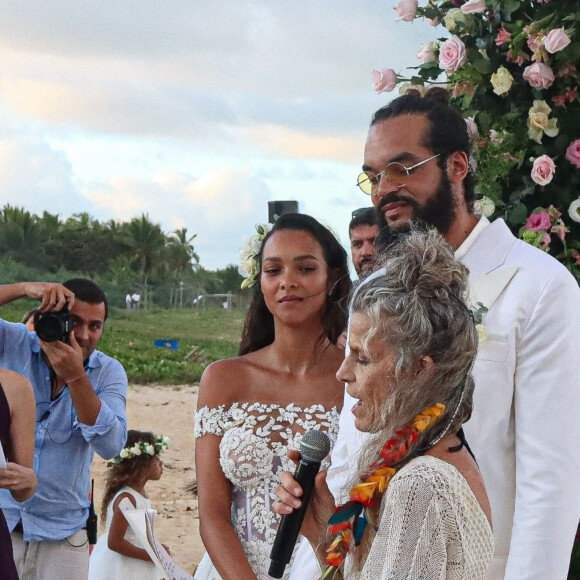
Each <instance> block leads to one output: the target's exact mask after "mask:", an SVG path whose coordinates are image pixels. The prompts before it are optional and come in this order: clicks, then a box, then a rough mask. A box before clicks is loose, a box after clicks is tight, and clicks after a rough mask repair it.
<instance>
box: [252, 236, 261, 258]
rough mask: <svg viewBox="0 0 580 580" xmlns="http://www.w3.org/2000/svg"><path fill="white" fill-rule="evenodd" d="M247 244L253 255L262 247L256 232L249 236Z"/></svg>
mask: <svg viewBox="0 0 580 580" xmlns="http://www.w3.org/2000/svg"><path fill="white" fill-rule="evenodd" d="M249 245H250V248H251V251H252V253H253V254H254V255H256V254H257V253H258V252H259V251H260V248H261V247H262V240H261V239H260V237H259V236H258V234H254V235H253V236H252V237H251V238H250V242H249Z"/></svg>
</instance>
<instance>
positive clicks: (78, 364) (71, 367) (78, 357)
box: [39, 332, 85, 383]
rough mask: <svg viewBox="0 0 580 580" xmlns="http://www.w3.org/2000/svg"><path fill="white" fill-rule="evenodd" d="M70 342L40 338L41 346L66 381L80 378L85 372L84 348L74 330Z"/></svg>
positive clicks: (58, 374)
mask: <svg viewBox="0 0 580 580" xmlns="http://www.w3.org/2000/svg"><path fill="white" fill-rule="evenodd" d="M69 341H70V342H69V344H67V343H65V342H61V341H60V340H55V341H54V342H46V341H45V340H39V343H40V347H41V348H42V351H43V352H44V354H45V355H46V358H47V359H48V362H49V363H50V366H51V367H52V368H53V370H54V372H55V373H56V375H57V376H58V377H59V378H60V379H62V380H64V382H65V383H68V382H69V381H73V380H75V379H78V378H79V377H81V376H83V375H84V374H85V370H84V366H83V363H84V361H83V350H82V348H81V347H80V346H79V343H78V342H77V341H76V338H75V335H74V332H71V333H70V334H69Z"/></svg>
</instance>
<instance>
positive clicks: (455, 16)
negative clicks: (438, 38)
mask: <svg viewBox="0 0 580 580" xmlns="http://www.w3.org/2000/svg"><path fill="white" fill-rule="evenodd" d="M458 22H461V23H462V24H465V22H466V18H465V14H463V12H461V9H460V8H451V10H449V11H448V12H447V14H446V15H445V16H444V17H443V23H444V25H445V28H447V30H449V32H451V33H452V34H453V33H454V32H455V30H456V28H457V23H458Z"/></svg>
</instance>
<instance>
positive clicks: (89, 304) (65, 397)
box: [0, 278, 127, 580]
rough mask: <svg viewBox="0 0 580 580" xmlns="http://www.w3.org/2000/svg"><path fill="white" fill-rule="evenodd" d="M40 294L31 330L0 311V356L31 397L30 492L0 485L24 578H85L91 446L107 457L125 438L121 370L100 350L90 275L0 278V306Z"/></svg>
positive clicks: (98, 297)
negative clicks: (55, 279) (2, 281)
mask: <svg viewBox="0 0 580 580" xmlns="http://www.w3.org/2000/svg"><path fill="white" fill-rule="evenodd" d="M19 298H31V299H36V300H39V301H40V306H39V307H38V310H39V312H40V314H41V315H43V316H42V318H41V317H39V316H40V315H38V314H37V316H36V317H35V318H34V324H35V329H36V330H35V331H34V332H33V331H30V330H28V329H27V328H26V326H25V325H24V324H21V323H11V322H7V321H5V320H3V319H0V365H2V366H4V367H6V368H9V369H11V370H13V371H16V372H20V373H21V374H23V375H24V376H25V377H26V378H27V379H28V380H29V381H30V382H31V383H32V387H33V390H34V396H35V399H36V441H35V451H34V454H35V459H34V469H35V472H36V475H37V477H38V487H37V490H36V493H35V494H34V495H33V496H32V497H31V498H29V499H27V500H25V501H23V502H21V503H19V502H17V501H15V499H14V498H13V497H12V496H11V494H10V493H9V492H8V491H7V490H0V505H2V509H3V511H4V515H5V517H6V521H7V523H8V527H9V529H10V530H11V532H12V543H13V547H14V560H15V562H16V566H17V569H18V572H19V574H20V576H21V577H22V578H25V579H26V580H63V579H66V580H86V578H87V573H88V564H89V551H88V537H87V530H86V529H85V527H86V524H87V517H88V513H89V503H90V502H89V499H88V496H89V487H90V465H91V461H92V458H93V454H94V453H98V454H99V455H100V456H101V457H103V458H105V459H109V458H111V457H114V456H115V455H117V454H118V453H119V451H120V450H121V449H122V448H123V445H124V443H125V440H126V438H127V422H126V418H125V400H126V394H127V375H126V374H125V371H124V370H123V367H122V366H121V364H120V363H119V362H118V361H116V360H115V359H113V358H111V357H109V356H107V355H105V354H103V353H102V352H100V351H98V350H97V345H98V343H99V340H100V338H101V336H102V334H103V330H104V325H105V320H106V318H107V300H106V296H105V294H104V293H103V291H102V290H101V289H100V288H99V287H98V286H97V285H96V284H95V283H94V282H91V281H90V280H86V279H83V278H74V279H72V280H68V281H67V282H65V283H64V284H54V283H43V282H21V283H18V284H8V285H4V286H0V305H3V304H7V303H9V302H12V301H14V300H17V299H19Z"/></svg>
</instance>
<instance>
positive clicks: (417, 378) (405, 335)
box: [347, 226, 478, 569]
mask: <svg viewBox="0 0 580 580" xmlns="http://www.w3.org/2000/svg"><path fill="white" fill-rule="evenodd" d="M379 266H381V267H383V268H384V269H385V273H384V274H383V275H379V276H377V277H376V278H374V279H371V280H370V281H368V282H366V283H365V282H363V283H362V284H361V285H360V286H359V287H358V288H357V291H356V292H355V295H354V297H353V301H352V308H353V312H357V313H361V314H363V315H365V316H367V317H368V318H369V322H370V328H369V330H368V332H367V333H366V335H365V336H364V337H363V339H362V350H363V351H367V353H366V354H368V346H369V343H370V341H371V340H373V338H374V337H376V336H379V337H380V339H381V340H382V341H383V342H384V343H388V344H389V346H390V347H393V348H394V350H395V352H396V353H398V356H397V358H396V360H395V369H394V377H392V378H391V381H392V386H391V387H390V389H389V393H388V394H387V399H386V401H385V403H384V404H383V405H382V406H381V408H380V409H379V410H378V413H377V415H378V419H377V421H376V424H375V425H373V426H372V428H371V432H372V433H373V436H372V437H371V439H370V440H368V441H367V443H366V444H365V446H364V448H363V449H362V451H361V454H360V456H359V458H358V473H357V475H356V477H355V479H354V480H353V481H352V482H351V485H349V486H348V488H347V489H349V488H350V487H352V485H354V484H356V483H357V482H358V481H360V476H361V474H362V473H364V472H367V471H368V466H369V465H370V464H371V463H372V462H373V461H375V460H376V458H377V453H378V452H379V450H380V449H381V447H382V446H383V445H384V443H385V442H386V441H387V439H388V438H389V437H391V436H392V435H393V434H394V432H395V431H396V430H397V429H401V428H402V427H403V426H404V425H407V424H408V423H410V422H411V421H412V419H413V418H414V417H415V415H417V414H418V413H420V412H421V411H422V410H423V409H425V408H427V407H430V406H431V405H434V404H435V403H443V404H445V412H444V414H443V416H442V417H441V418H440V420H439V421H438V422H437V423H436V424H435V426H434V427H432V428H431V429H429V430H428V431H426V432H424V433H421V435H420V436H419V438H418V440H417V441H416V443H414V445H413V448H412V449H411V450H410V453H409V454H408V456H407V457H406V458H404V459H403V460H402V461H401V464H400V465H402V464H404V463H406V462H408V461H410V460H411V459H412V458H413V457H414V456H416V455H417V453H418V452H419V450H421V448H428V447H429V446H430V445H432V444H433V443H435V442H436V441H438V440H439V438H441V437H442V436H444V435H445V434H447V433H455V432H457V431H458V430H459V428H460V427H461V425H462V424H463V423H465V422H466V421H467V420H468V419H469V417H470V416H471V410H472V404H473V388H474V382H473V378H472V376H471V368H472V365H473V361H474V359H475V355H476V353H477V341H478V336H477V330H476V328H475V323H474V320H473V316H472V313H471V311H470V310H469V308H468V307H467V306H466V305H465V302H464V300H465V299H466V298H467V293H468V273H469V272H468V270H467V268H466V267H465V266H464V265H463V264H461V263H460V262H458V261H457V260H456V259H455V257H454V255H453V250H452V249H451V247H450V246H449V245H448V244H447V242H445V240H444V239H443V238H442V237H441V235H440V234H439V233H438V232H437V230H435V229H428V230H420V229H418V228H417V227H416V226H413V227H412V228H411V231H410V232H409V233H407V234H405V235H404V236H401V237H400V238H399V240H398V241H397V242H395V244H394V245H393V246H391V247H390V248H389V250H388V253H387V255H386V256H385V257H384V258H383V259H382V260H381V263H380V264H379ZM425 356H430V357H431V359H432V360H433V362H434V364H433V365H430V366H426V367H425V368H423V369H422V370H420V371H419V372H418V373H417V372H416V368H417V365H416V364H415V363H417V361H419V360H421V359H422V358H423V357H425ZM411 371H413V372H411ZM400 465H399V466H400ZM369 515H370V514H369ZM375 516H376V514H375ZM373 536H374V533H372V532H371V534H369V535H368V536H367V538H366V540H364V541H363V542H362V544H361V545H360V546H359V547H358V548H357V549H355V550H353V552H352V554H351V562H352V564H353V565H354V567H355V568H357V569H361V568H362V566H363V564H364V560H365V558H366V556H367V554H368V551H369V549H370V543H371V541H372V537H373Z"/></svg>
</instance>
